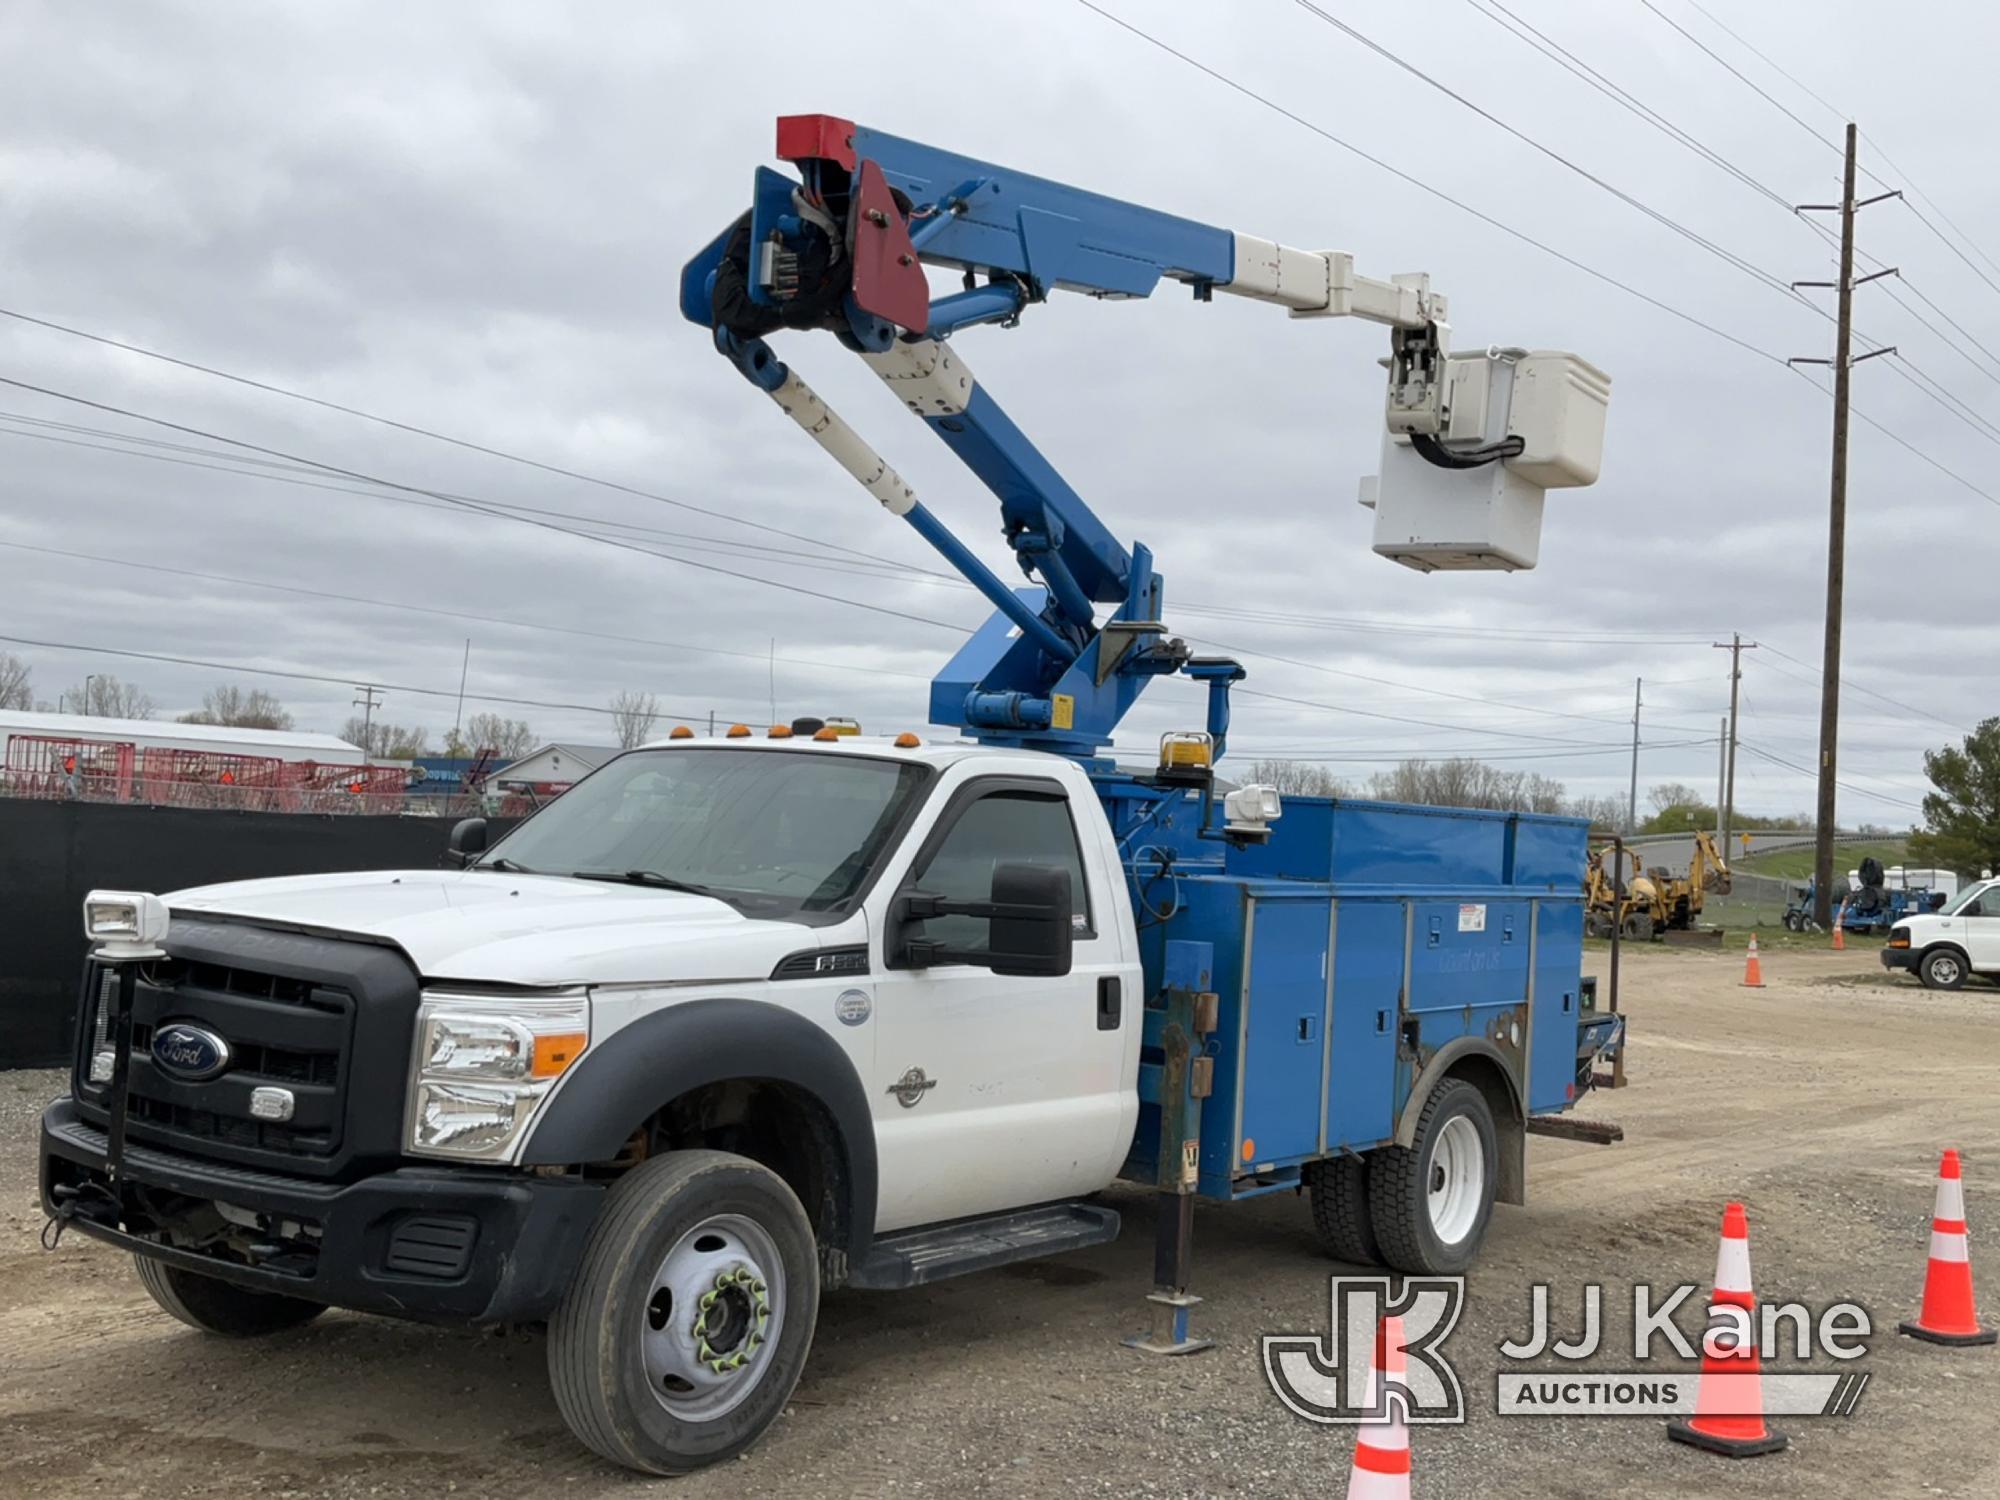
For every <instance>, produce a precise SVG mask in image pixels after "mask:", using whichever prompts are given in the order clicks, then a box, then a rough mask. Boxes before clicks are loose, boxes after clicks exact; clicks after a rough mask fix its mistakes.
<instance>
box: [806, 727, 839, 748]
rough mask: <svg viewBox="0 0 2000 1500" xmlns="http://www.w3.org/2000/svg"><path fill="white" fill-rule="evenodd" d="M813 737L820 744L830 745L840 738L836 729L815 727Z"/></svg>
mask: <svg viewBox="0 0 2000 1500" xmlns="http://www.w3.org/2000/svg"><path fill="white" fill-rule="evenodd" d="M813 738H814V739H815V740H817V741H818V742H819V743H820V744H822V745H831V744H832V743H833V742H834V741H835V740H837V739H839V738H840V731H839V730H838V729H817V730H814V731H813Z"/></svg>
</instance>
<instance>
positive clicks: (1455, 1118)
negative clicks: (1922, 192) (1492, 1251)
mask: <svg viewBox="0 0 2000 1500" xmlns="http://www.w3.org/2000/svg"><path fill="white" fill-rule="evenodd" d="M1499 1160H1500V1152H1499V1136H1498V1133H1497V1132H1496V1131H1495V1129H1494V1125H1493V1111H1492V1109H1491V1108H1490V1107H1488V1105H1487V1103H1486V1096H1485V1095H1483V1094H1482V1093H1480V1092H1479V1090H1478V1089H1476V1088H1474V1087H1473V1086H1472V1085H1471V1084H1469V1083H1466V1082H1465V1081H1463V1080H1462V1079H1457V1078H1447V1079H1446V1080H1444V1082H1442V1083H1440V1084H1439V1085H1438V1086H1437V1087H1436V1088H1434V1089H1433V1090H1431V1096H1430V1098H1429V1099H1427V1100H1426V1101H1425V1102H1424V1108H1423V1113H1422V1114H1420V1115H1419V1116H1418V1117H1417V1128H1416V1131H1415V1135H1414V1138H1413V1139H1412V1140H1411V1142H1410V1144H1409V1145H1408V1146H1393V1145H1392V1146H1378V1147H1377V1148H1376V1149H1375V1150H1373V1151H1371V1152H1369V1153H1368V1154H1367V1156H1365V1157H1336V1158H1333V1159H1331V1160H1328V1161H1323V1162H1318V1163H1316V1164H1315V1165H1314V1167H1313V1169H1312V1171H1311V1175H1310V1176H1309V1178H1308V1180H1307V1186H1308V1189H1309V1191H1310V1193H1311V1196H1312V1214H1313V1229H1314V1231H1315V1233H1316V1234H1317V1236H1318V1238H1319V1242H1320V1245H1321V1247H1322V1248H1323V1249H1325V1251H1326V1252H1327V1254H1328V1255H1331V1256H1332V1257H1333V1258H1334V1259H1336V1260H1344V1261H1351V1262H1353V1263H1355V1264H1357V1265H1370V1266H1373V1265H1386V1266H1388V1267H1390V1268H1391V1269H1393V1270H1397V1271H1401V1272H1403V1273H1404V1274H1405V1275H1421V1276H1453V1275H1457V1274H1458V1273H1460V1272H1462V1271H1464V1270H1465V1269H1466V1268H1467V1267H1468V1266H1470V1265H1471V1264H1472V1262H1473V1260H1474V1258H1475V1257H1476V1256H1477V1255H1478V1253H1479V1246H1480V1243H1481V1242H1482V1241H1483V1240H1484V1239H1485V1238H1486V1228H1487V1225H1488V1224H1489V1223H1490V1222H1491V1221H1492V1218H1493V1195H1494V1188H1495V1186H1496V1185H1497V1182H1498V1166H1499Z"/></svg>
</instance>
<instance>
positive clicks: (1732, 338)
mask: <svg viewBox="0 0 2000 1500" xmlns="http://www.w3.org/2000/svg"><path fill="white" fill-rule="evenodd" d="M1076 3H1077V4H1078V5H1081V6H1082V7H1083V8H1084V9H1085V10H1088V11H1090V12H1092V13H1093V14H1095V15H1098V16H1101V17H1103V18H1104V19H1105V20H1107V21H1109V22H1111V24H1112V25H1114V26H1116V27H1118V28H1119V29H1120V30H1123V31H1127V32H1130V33H1131V34H1132V35H1133V36H1135V37H1137V38H1139V40H1141V41H1143V42H1145V43H1147V44H1148V45H1149V46H1152V47H1156V48H1158V49H1159V50H1160V51H1162V52H1164V53H1166V54H1167V55H1168V56H1169V57H1174V58H1178V59H1179V60H1180V61H1181V62H1183V63H1185V64H1187V66H1189V67H1191V68H1193V69H1194V70H1195V71H1196V72H1198V73H1201V74H1204V75H1206V76H1207V77H1209V78H1212V79H1214V80H1215V81H1216V82H1217V83H1219V84H1221V85H1223V87H1225V88H1228V89H1232V90H1234V91H1235V92H1236V93H1239V94H1241V95H1242V96H1243V97H1244V98H1246V99H1251V100H1255V101H1256V102H1257V103H1259V104H1261V105H1263V106H1264V107H1265V108H1266V109H1268V110H1271V111H1272V112H1273V113H1275V114H1279V115H1282V116H1284V118H1286V119H1287V120H1290V121H1291V122H1292V123H1293V124H1295V125H1297V126H1299V127H1301V128H1302V129H1305V130H1309V131H1311V132H1312V133H1313V134H1314V135H1316V136H1319V137H1320V138H1321V139H1322V140H1326V141H1330V142H1332V143H1333V144H1334V145H1336V146H1338V147H1340V149H1341V150H1343V151H1346V152H1348V153H1349V154H1351V155H1353V156H1356V157H1359V158H1360V159H1361V160H1362V161H1365V162H1367V163H1368V164H1369V165H1370V166H1374V167H1380V168H1381V169H1382V170H1383V171H1385V172H1387V173H1389V174H1390V175H1392V176H1394V177H1397V178H1399V179H1401V180H1402V181H1403V182H1406V183H1408V184H1409V185H1410V186H1411V187H1413V188H1416V189H1417V190H1418V191H1420V192H1423V193H1426V194H1428V195H1429V196H1430V197H1433V198H1435V199H1437V200H1438V201H1439V202H1441V203H1448V204H1450V205H1451V206H1452V207H1453V208H1456V209H1458V210H1459V211H1460V212H1462V213H1467V214H1470V215H1471V216H1472V217H1473V218H1475V219H1477V220H1479V221H1480V223H1482V224H1485V225H1487V226H1488V227H1490V228H1493V229H1497V230H1499V231H1500V232H1501V233H1502V234H1504V235H1506V236H1508V238H1510V239H1514V240H1518V241H1520V242H1521V243H1522V244H1524V245H1528V246H1531V247H1532V248H1534V249H1536V250H1539V251H1541V252H1542V253H1543V254H1544V255H1548V256H1551V257H1552V258H1554V259H1556V260H1559V261H1561V262H1562V263H1563V264H1564V265H1566V266H1569V267H1571V268H1572V269H1574V270H1578V271H1581V272H1583V273H1584V275H1586V276H1588V277H1590V278H1591V279H1593V280H1595V281H1601V282H1603V283H1604V284H1605V285H1606V286H1610V287H1616V288H1617V289H1618V290H1619V291H1621V292H1624V293H1625V294H1626V295H1627V296H1629V297H1636V298H1637V299H1638V300H1639V301H1641V302H1644V303H1645V304H1647V305H1648V306H1649V307H1655V308H1658V309H1659V310H1660V311H1661V312H1663V313H1666V314H1668V315H1669V316H1671V317H1675V318H1678V319H1680V321H1681V322H1683V323H1688V324H1692V325H1693V326H1694V327H1696V328H1699V329H1701V330H1702V331H1704V332H1705V333H1710V334H1713V335H1714V336H1715V337H1716V338H1719V339H1721V340H1723V341H1724V342H1726V343H1731V344H1734V345H1736V347H1737V348H1739V349H1743V350H1746V351H1747V352H1749V353H1751V354H1754V355H1756V356H1757V357H1758V358H1760V359H1765V360H1769V361H1770V362H1771V363H1772V364H1775V365H1782V364H1784V362H1785V361H1784V357H1783V356H1782V355H1779V354H1774V353H1772V352H1771V351H1770V350H1768V349H1762V348H1759V347H1758V346H1757V345H1755V344H1753V343H1751V342H1750V341H1749V340H1747V339H1741V338H1738V337H1737V336H1736V335H1735V334H1733V333H1730V332H1729V331H1728V330H1726V329H1723V328H1718V327H1717V326H1716V325H1715V324H1713V323H1709V322H1705V321H1703V320H1702V319H1700V318H1698V317H1696V316H1695V315H1694V314H1693V313H1691V312H1688V311H1687V310H1686V309H1684V308H1681V307H1676V306H1675V305H1674V304H1672V303H1671V302H1667V301H1664V300H1662V299H1661V298H1658V297H1655V296H1652V295H1650V294H1649V293H1646V292H1642V291H1640V290H1639V289H1638V288H1637V287H1635V286H1633V285H1632V284H1631V283H1630V282H1626V281H1621V280H1619V279H1618V278H1617V277H1616V276H1613V275H1612V274H1611V273H1610V272H1608V271H1600V270H1598V269H1597V267H1595V266H1593V265H1590V264H1589V263H1587V262H1585V261H1581V260H1578V259H1577V258H1576V257H1575V256H1573V255H1568V254H1565V253H1564V252H1563V251H1561V250H1558V249H1556V247H1555V246H1553V245H1551V244H1549V243H1547V242H1546V241H1544V240H1538V239H1536V238H1535V237H1534V236H1533V235H1531V234H1528V233H1527V232H1526V231H1524V230H1520V229H1516V228H1515V227H1514V226H1513V225H1511V224H1508V223H1506V222H1504V221H1503V220H1500V219H1496V218H1494V217H1493V215H1491V214H1489V213H1486V212H1484V211H1483V210H1480V209H1477V208H1474V207H1473V206H1472V205H1471V204H1469V203H1467V202H1465V201H1464V200H1462V199H1459V198H1454V197H1453V196H1452V195H1451V194H1449V193H1447V192H1445V191H1444V190H1443V189H1442V188H1437V187H1433V186H1432V185H1431V184H1430V183H1428V182H1425V181H1424V180H1423V179H1422V178H1420V177H1415V176H1412V175H1411V174H1410V173H1408V172H1405V171H1403V170H1402V168H1400V167H1397V166H1393V165H1391V164H1390V163H1389V162H1387V161H1385V160H1383V159H1382V158H1381V157H1379V156H1376V155H1374V154H1373V153H1372V152H1368V151H1364V150H1363V149H1362V148H1361V147H1359V146H1357V145H1355V144H1354V143H1353V142H1352V141H1348V140H1343V139H1342V138H1341V137H1339V136H1337V135H1335V134H1334V133H1333V132H1332V131H1330V130H1327V129H1325V128H1324V127H1323V126H1320V125H1316V124H1314V123H1313V122H1312V121H1311V120H1308V119H1306V118H1305V116H1303V115H1301V114H1298V113H1296V112H1295V111H1293V110H1290V109H1287V108H1285V106H1284V105H1282V104H1279V103H1278V102H1277V101H1276V100H1274V99H1271V98H1270V97H1268V96H1267V95H1264V94H1260V93H1258V92H1257V91H1256V90H1255V89H1253V88H1251V87H1249V86H1248V85H1247V84H1242V83H1238V82H1237V81H1236V80H1235V79H1234V78H1231V77H1230V76H1229V75H1228V74H1226V73H1223V72H1221V71H1219V70H1217V69H1215V68H1212V67H1210V66H1209V65H1208V64H1207V63H1205V62H1202V61H1200V60H1199V59H1198V58H1195V57H1191V56H1189V55H1188V54H1187V53H1185V52H1183V51H1181V50H1180V49H1179V48H1177V47H1174V46H1172V45H1171V44H1169V43H1167V42H1165V41H1162V40H1161V39H1160V38H1159V37H1156V36H1154V35H1153V34H1152V33H1151V32H1149V31H1145V30H1142V29H1141V28H1139V27H1137V26H1134V25H1133V24H1132V23H1131V22H1130V21H1127V20H1126V19H1124V17H1122V16H1116V15H1113V14H1112V13H1111V12H1110V11H1108V10H1106V9H1104V8H1103V7H1102V6H1100V5H1098V4H1096V3H1095V0H1076Z"/></svg>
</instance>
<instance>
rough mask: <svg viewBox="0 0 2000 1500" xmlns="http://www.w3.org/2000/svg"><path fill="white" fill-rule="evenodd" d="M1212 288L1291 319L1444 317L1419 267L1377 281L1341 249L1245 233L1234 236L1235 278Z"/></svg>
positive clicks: (1398, 324) (1396, 321) (1438, 296)
mask: <svg viewBox="0 0 2000 1500" xmlns="http://www.w3.org/2000/svg"><path fill="white" fill-rule="evenodd" d="M1216 290H1217V291H1219V292H1228V293H1230V294H1231V295H1232V296H1236V297H1248V298H1250V299H1252V300H1253V301H1257V302H1275V303H1277V304H1278V306H1280V307H1283V308H1286V309H1288V310H1289V311H1290V312H1291V314H1292V316H1293V317H1296V318H1360V319H1362V320H1363V321H1365V322H1369V323H1381V324H1385V325H1386V326H1388V327H1390V328H1411V329H1416V328H1423V327H1426V326H1427V325H1430V324H1433V323H1437V324H1441V323H1443V322H1444V320H1445V311H1446V300H1445V297H1444V295H1443V294H1442V293H1438V292H1433V291H1432V290H1431V279H1430V277H1429V276H1428V275H1426V274H1424V273H1423V272H1421V271H1419V272H1416V273H1413V274H1411V275H1407V276H1392V277H1391V278H1390V279H1389V280H1387V281H1378V280H1376V279H1375V278H1374V277H1372V276H1357V275H1356V274H1355V271H1354V257H1353V256H1351V255H1349V254H1348V253H1347V252H1346V251H1344V250H1294V249H1293V248H1292V247H1291V246H1290V245H1280V244H1278V243H1277V242H1276V241H1274V240H1260V239H1258V238H1257V237H1256V236H1254V235H1248V234H1239V235H1237V236H1236V275H1235V279H1234V280H1232V281H1230V282H1229V283H1228V284H1227V285H1225V286H1219V287H1217V288H1216Z"/></svg>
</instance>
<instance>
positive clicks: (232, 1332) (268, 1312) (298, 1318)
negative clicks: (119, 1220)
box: [132, 1255, 326, 1339]
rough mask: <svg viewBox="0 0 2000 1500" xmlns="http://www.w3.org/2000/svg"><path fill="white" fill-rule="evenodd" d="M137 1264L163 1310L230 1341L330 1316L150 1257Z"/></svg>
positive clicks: (317, 1307) (300, 1301) (312, 1305)
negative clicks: (322, 1315) (323, 1315)
mask: <svg viewBox="0 0 2000 1500" xmlns="http://www.w3.org/2000/svg"><path fill="white" fill-rule="evenodd" d="M132 1263H133V1265H134V1267H135V1268H136V1269H137V1271H138V1273H139V1285H141V1286H143V1287H144V1288H145V1289H146V1290H147V1291H148V1292H149V1293H151V1294H152V1298H153V1300H154V1301H155V1302H157V1303H159V1304H160V1307H161V1308H162V1310H164V1311H166V1312H170V1313H172V1314H173V1315H174V1316H175V1317H177V1318H179V1319H180V1320H181V1321H182V1322H183V1323H185V1324H187V1326H188V1327H190V1328H198V1329H200V1330H201V1331H202V1332H203V1333H210V1334H214V1335H215V1336H216V1337H217V1338H224V1339H255V1338H262V1337H264V1336H265V1335H266V1334H272V1333H283V1332H284V1331H285V1330H286V1329H287V1328H297V1327H299V1326H300V1325H301V1324H305V1323H310V1322H311V1321H312V1320H313V1319H314V1318H316V1317H318V1316H319V1315H320V1314H321V1313H323V1312H325V1311H326V1307H325V1305H324V1304H322V1303H318V1302H308V1301H306V1300H305V1299H304V1298H303V1297H286V1296H281V1295H280V1294H278V1293H276V1292H253V1291H250V1290H249V1289H248V1288H246V1287H240V1286H237V1285H235V1284H234V1283H232V1282H227V1281H218V1280H217V1279H216V1278H215V1277H213V1276H203V1275H202V1274H200V1273H199V1272H197V1271H183V1270H182V1269H181V1268H180V1267H179V1266H170V1265H166V1264H164V1263H162V1262H160V1261H157V1260H152V1259H149V1258H148V1257H146V1256H144V1255H134V1256H133V1257H132Z"/></svg>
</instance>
